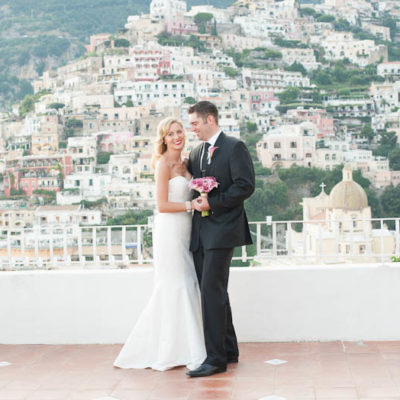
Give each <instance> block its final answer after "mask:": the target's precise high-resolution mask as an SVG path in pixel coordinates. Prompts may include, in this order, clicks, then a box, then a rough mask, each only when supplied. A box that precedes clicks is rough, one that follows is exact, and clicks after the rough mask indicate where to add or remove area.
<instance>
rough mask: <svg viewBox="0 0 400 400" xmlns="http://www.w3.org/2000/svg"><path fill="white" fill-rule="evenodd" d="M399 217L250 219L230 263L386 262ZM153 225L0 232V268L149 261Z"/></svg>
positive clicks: (396, 247) (393, 252)
mask: <svg viewBox="0 0 400 400" xmlns="http://www.w3.org/2000/svg"><path fill="white" fill-rule="evenodd" d="M399 220H400V219H399V218H392V219H390V218H383V219H377V218H374V219H368V220H361V219H348V220H342V221H325V220H323V221H322V220H318V221H271V222H262V221H259V222H251V223H250V231H251V234H252V238H253V244H252V245H251V246H243V247H241V248H238V249H237V250H236V251H235V254H234V258H233V260H234V261H233V265H243V263H244V264H246V263H247V265H259V264H262V265H269V264H271V265H277V264H304V263H308V264H309V263H321V262H322V263H346V262H363V263H365V262H382V263H384V262H388V261H389V262H390V261H391V259H392V258H393V257H398V258H399V259H400V228H399V227H400V222H399ZM152 251H153V249H152V226H151V225H118V226H77V225H71V226H61V227H47V226H46V227H40V226H35V227H34V228H27V229H8V230H3V231H2V232H1V234H0V270H10V269H12V270H18V269H41V268H70V267H74V266H76V267H93V266H96V267H99V266H104V267H114V268H125V267H128V266H131V265H149V264H151V263H152Z"/></svg>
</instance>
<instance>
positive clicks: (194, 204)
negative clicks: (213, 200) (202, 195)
mask: <svg viewBox="0 0 400 400" xmlns="http://www.w3.org/2000/svg"><path fill="white" fill-rule="evenodd" d="M200 203H201V201H200V202H199V201H198V199H194V200H192V205H193V208H194V209H195V210H196V211H198V212H201V209H200Z"/></svg>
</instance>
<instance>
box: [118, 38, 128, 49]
mask: <svg viewBox="0 0 400 400" xmlns="http://www.w3.org/2000/svg"><path fill="white" fill-rule="evenodd" d="M114 46H115V47H129V46H130V42H129V40H127V39H115V40H114Z"/></svg>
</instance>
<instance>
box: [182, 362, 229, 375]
mask: <svg viewBox="0 0 400 400" xmlns="http://www.w3.org/2000/svg"><path fill="white" fill-rule="evenodd" d="M225 371H226V367H217V366H215V365H211V364H202V365H200V367H199V368H196V369H194V370H193V371H188V372H186V375H187V376H190V377H191V378H200V377H203V376H210V375H214V374H218V373H220V372H225Z"/></svg>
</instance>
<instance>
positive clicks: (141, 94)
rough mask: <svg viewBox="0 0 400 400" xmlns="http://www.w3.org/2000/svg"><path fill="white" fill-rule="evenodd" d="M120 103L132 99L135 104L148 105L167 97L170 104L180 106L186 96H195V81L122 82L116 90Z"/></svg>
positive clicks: (116, 98) (115, 94)
mask: <svg viewBox="0 0 400 400" xmlns="http://www.w3.org/2000/svg"><path fill="white" fill-rule="evenodd" d="M114 96H115V100H116V101H117V102H118V103H126V102H127V101H128V100H130V101H132V103H133V106H141V105H146V104H148V103H151V102H155V101H157V100H162V99H166V100H168V103H169V104H170V105H174V106H180V105H181V104H182V103H183V101H184V100H185V98H186V97H194V88H193V83H192V82H188V81H181V80H158V81H155V82H132V81H128V82H122V83H120V84H118V86H117V87H116V89H115V91H114Z"/></svg>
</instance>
